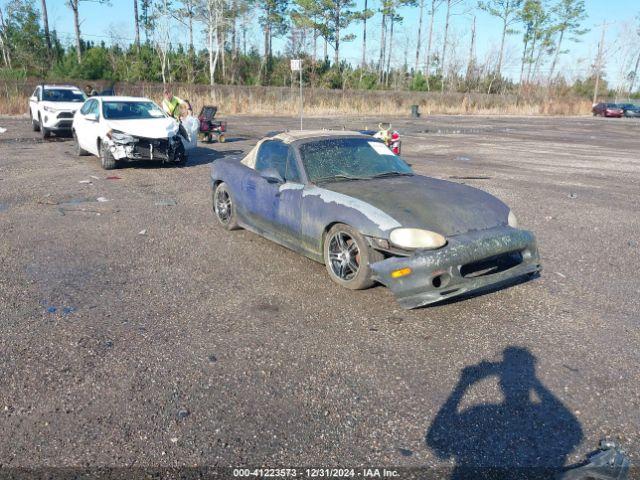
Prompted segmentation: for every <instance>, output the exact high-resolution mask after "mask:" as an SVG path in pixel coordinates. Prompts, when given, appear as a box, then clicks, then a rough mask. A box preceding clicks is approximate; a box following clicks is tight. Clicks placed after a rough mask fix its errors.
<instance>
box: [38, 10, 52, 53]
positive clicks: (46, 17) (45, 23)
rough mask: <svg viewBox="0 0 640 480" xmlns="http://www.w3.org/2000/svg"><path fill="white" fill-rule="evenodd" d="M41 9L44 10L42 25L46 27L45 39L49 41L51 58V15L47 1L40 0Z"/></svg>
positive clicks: (48, 49) (48, 47) (48, 46)
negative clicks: (48, 12) (48, 11)
mask: <svg viewBox="0 0 640 480" xmlns="http://www.w3.org/2000/svg"><path fill="white" fill-rule="evenodd" d="M40 5H41V10H42V26H43V27H44V40H45V42H46V43H47V52H48V53H49V58H50V59H51V53H52V49H51V35H50V34H49V15H48V14H47V1H46V0H41V1H40Z"/></svg>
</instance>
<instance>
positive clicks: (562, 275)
mask: <svg viewBox="0 0 640 480" xmlns="http://www.w3.org/2000/svg"><path fill="white" fill-rule="evenodd" d="M556 275H558V276H559V277H562V278H567V276H566V275H564V274H562V273H560V272H556Z"/></svg>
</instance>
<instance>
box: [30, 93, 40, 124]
mask: <svg viewBox="0 0 640 480" xmlns="http://www.w3.org/2000/svg"><path fill="white" fill-rule="evenodd" d="M39 99H40V87H39V86H38V87H36V89H35V90H34V91H33V94H32V95H31V97H30V98H29V112H30V113H31V118H33V119H35V120H36V121H37V120H38V101H39Z"/></svg>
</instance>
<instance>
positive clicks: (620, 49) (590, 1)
mask: <svg viewBox="0 0 640 480" xmlns="http://www.w3.org/2000/svg"><path fill="white" fill-rule="evenodd" d="M550 1H552V0H550ZM36 3H37V4H39V3H40V2H36ZM110 3H111V5H110V6H109V5H101V4H97V3H94V2H89V1H88V2H81V3H80V17H81V27H80V28H81V30H82V34H83V36H84V37H85V38H86V39H88V40H95V41H100V40H105V41H106V42H107V43H109V42H110V39H111V38H113V33H114V32H115V33H116V34H117V35H118V36H119V37H121V38H122V39H126V40H128V39H133V37H134V33H133V20H132V16H133V2H132V0H111V2H110ZM363 3H364V0H357V8H360V9H361V8H362V6H363ZM377 3H378V1H377V0H369V6H370V8H376V6H377ZM475 3H476V2H475V0H466V4H467V5H472V4H475ZM585 4H586V8H587V13H588V17H587V19H586V21H585V22H584V26H585V28H589V29H590V31H589V32H588V33H587V34H585V35H584V36H583V37H582V39H581V41H580V42H579V43H573V42H567V44H566V48H568V49H569V50H570V53H568V54H566V55H563V56H561V60H560V61H559V65H558V66H559V70H561V71H563V72H564V73H565V75H566V76H567V77H568V78H569V79H571V80H572V79H575V78H580V77H584V76H586V75H588V74H589V72H590V71H591V68H592V65H593V63H594V59H595V57H596V54H597V50H598V43H599V41H600V36H601V33H602V24H603V22H606V32H605V52H606V65H605V76H606V78H607V80H608V81H609V82H610V83H612V84H614V85H615V84H616V83H617V82H618V81H619V79H620V78H621V77H622V76H623V74H624V73H623V71H626V69H625V65H626V64H627V63H628V59H629V55H631V52H629V51H628V47H625V43H628V41H626V40H628V39H629V38H632V37H633V34H632V33H631V32H633V30H632V26H633V24H634V23H635V17H636V15H638V14H640V0H586V1H585ZM47 8H48V12H49V24H50V28H51V29H56V31H57V32H58V34H59V36H60V37H61V38H62V39H63V40H64V41H65V42H72V41H73V38H74V37H73V31H74V29H73V16H72V13H71V10H70V9H69V8H68V7H67V6H66V2H65V1H64V0H47ZM425 10H426V9H425ZM463 10H464V8H461V7H457V8H456V9H455V13H456V14H455V15H453V16H452V21H451V26H450V32H451V34H450V39H451V40H452V41H451V45H450V46H449V51H450V52H456V53H457V55H459V56H460V58H461V59H466V58H467V56H468V52H469V46H470V41H471V33H470V31H471V22H472V15H469V14H465V13H464V11H463ZM399 14H400V15H401V16H402V17H403V22H402V23H401V24H400V25H399V26H398V25H396V27H395V28H396V30H395V33H394V36H395V38H397V40H398V41H397V42H394V48H393V56H392V63H393V64H395V65H398V66H399V65H402V64H403V63H404V61H405V57H406V58H408V64H409V66H410V67H411V66H413V64H414V61H415V46H416V39H417V32H418V9H417V8H404V9H401V10H399ZM473 14H475V15H476V23H477V27H476V31H477V40H476V55H477V57H478V59H479V60H480V61H482V60H483V59H484V58H486V57H487V56H489V55H492V53H493V54H495V52H496V51H497V49H498V47H499V41H500V38H499V36H500V30H501V28H500V21H499V20H497V19H495V18H493V17H491V16H489V15H488V14H486V13H484V12H480V11H478V10H477V9H475V10H474V11H473ZM444 16H445V8H444V7H441V8H440V10H439V11H438V12H437V13H436V17H435V20H434V42H436V44H437V45H441V39H442V30H443V25H444ZM423 21H424V24H423V25H424V26H423V35H422V36H423V42H422V45H423V47H422V50H423V51H424V49H425V48H426V37H427V25H428V17H427V15H426V12H425V17H424V20H423ZM257 28H258V27H257V26H255V27H254V30H253V31H252V32H251V34H250V35H249V37H248V42H249V44H254V45H256V46H258V48H261V35H260V34H259V31H258V30H257ZM367 30H368V33H367V37H368V39H369V40H370V41H369V42H368V43H369V45H368V48H367V56H368V58H370V59H375V58H377V56H378V52H379V45H380V42H379V37H380V15H376V16H374V17H373V18H372V19H371V20H369V21H368V22H367ZM349 32H350V33H354V34H356V35H357V38H356V39H355V40H354V41H352V42H348V43H343V44H342V46H341V49H340V50H341V51H340V53H341V55H340V56H341V58H344V59H346V60H348V61H350V62H352V63H354V64H356V63H359V61H360V58H361V49H362V40H361V33H362V24H358V23H356V24H354V25H353V26H352V27H350V29H349ZM345 33H347V32H345ZM633 33H635V32H633ZM195 36H196V41H197V43H198V44H199V45H200V46H204V41H205V34H204V32H196V34H195ZM521 37H522V35H521V34H515V35H512V36H510V37H508V42H507V47H506V57H505V62H504V67H503V73H504V74H505V75H507V76H509V77H511V78H515V79H517V77H518V75H519V72H520V61H519V58H520V53H521V48H522V46H521V45H522V44H521ZM183 38H185V39H186V35H185V37H183ZM636 45H637V42H636ZM283 46H284V40H276V41H274V48H275V50H280V49H282V48H283ZM437 48H438V49H439V48H441V47H440V46H438V47H437ZM625 48H626V49H625ZM456 53H454V54H456ZM636 55H637V53H636ZM329 56H330V58H333V52H332V50H331V48H330V49H329ZM547 69H548V65H546V66H545V67H543V68H542V72H543V73H544V72H545V71H546V70H547Z"/></svg>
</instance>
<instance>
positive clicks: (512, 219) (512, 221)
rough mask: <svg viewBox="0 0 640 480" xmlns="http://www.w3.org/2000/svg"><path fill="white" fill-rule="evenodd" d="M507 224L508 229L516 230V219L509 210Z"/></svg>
mask: <svg viewBox="0 0 640 480" xmlns="http://www.w3.org/2000/svg"><path fill="white" fill-rule="evenodd" d="M507 223H508V224H509V226H510V227H513V228H518V219H517V218H516V215H515V214H514V213H513V212H512V211H511V210H509V218H507Z"/></svg>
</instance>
